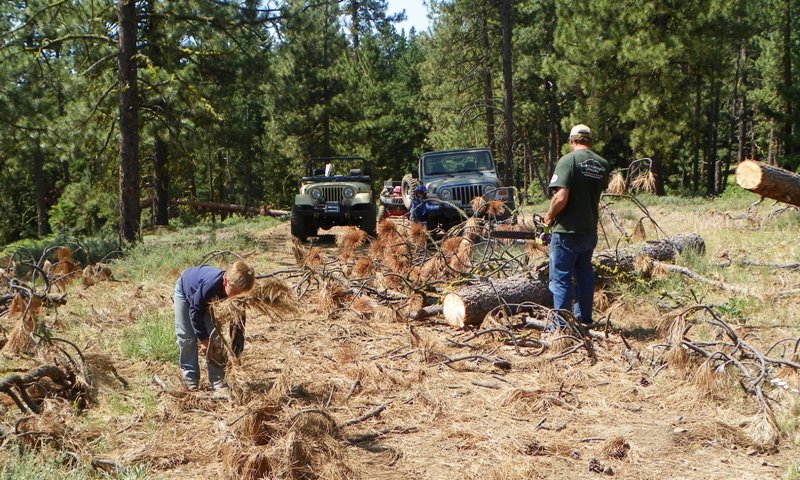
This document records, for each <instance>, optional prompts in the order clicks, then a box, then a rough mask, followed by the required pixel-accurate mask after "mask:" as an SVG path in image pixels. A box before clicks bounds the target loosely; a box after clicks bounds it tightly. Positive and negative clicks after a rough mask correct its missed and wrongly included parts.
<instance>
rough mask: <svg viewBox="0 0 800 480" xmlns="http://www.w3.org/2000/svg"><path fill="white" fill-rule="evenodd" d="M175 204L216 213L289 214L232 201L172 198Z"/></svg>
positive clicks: (273, 215) (271, 215) (280, 215)
mask: <svg viewBox="0 0 800 480" xmlns="http://www.w3.org/2000/svg"><path fill="white" fill-rule="evenodd" d="M172 203H174V204H175V205H187V206H189V207H193V208H196V209H198V210H207V211H213V212H216V213H220V212H225V213H242V214H250V215H266V216H268V217H285V216H287V215H289V212H288V211H286V210H272V209H269V208H265V207H261V208H259V207H245V206H243V205H236V204H233V203H217V202H197V201H194V200H173V201H172Z"/></svg>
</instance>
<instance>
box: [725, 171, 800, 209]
mask: <svg viewBox="0 0 800 480" xmlns="http://www.w3.org/2000/svg"><path fill="white" fill-rule="evenodd" d="M736 183H738V184H739V186H740V187H742V188H744V189H745V190H750V191H751V192H754V193H757V194H759V195H761V196H762V197H767V198H772V199H773V200H778V201H780V202H784V203H788V204H789V205H795V206H800V175H799V174H797V173H793V172H790V171H788V170H784V169H782V168H778V167H773V166H771V165H767V164H764V163H761V162H756V161H753V160H745V161H744V162H741V163H739V166H738V167H736Z"/></svg>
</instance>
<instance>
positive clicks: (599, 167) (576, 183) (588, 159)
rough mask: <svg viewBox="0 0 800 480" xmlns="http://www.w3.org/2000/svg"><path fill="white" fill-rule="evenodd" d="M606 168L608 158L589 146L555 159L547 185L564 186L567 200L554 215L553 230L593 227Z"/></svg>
mask: <svg viewBox="0 0 800 480" xmlns="http://www.w3.org/2000/svg"><path fill="white" fill-rule="evenodd" d="M610 171H611V167H610V165H609V164H608V161H606V159H604V158H603V157H601V156H600V155H598V154H596V153H594V152H593V151H591V150H575V151H573V152H570V153H568V154H566V155H564V156H563V157H561V158H560V159H559V160H558V163H557V164H556V170H555V172H553V178H552V179H550V188H551V189H552V188H568V189H569V200H568V201H567V206H566V207H564V210H562V211H561V213H559V214H558V216H556V218H555V223H554V224H553V232H557V233H591V232H596V231H597V219H598V217H599V214H598V211H597V210H598V203H599V202H600V194H601V193H603V190H605V188H606V187H607V186H608V176H609V172H610Z"/></svg>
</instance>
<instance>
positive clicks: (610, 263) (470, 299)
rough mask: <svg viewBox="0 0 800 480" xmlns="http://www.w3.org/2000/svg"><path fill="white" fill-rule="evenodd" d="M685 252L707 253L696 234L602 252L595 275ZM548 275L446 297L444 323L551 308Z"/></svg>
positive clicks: (460, 324)
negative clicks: (499, 311)
mask: <svg viewBox="0 0 800 480" xmlns="http://www.w3.org/2000/svg"><path fill="white" fill-rule="evenodd" d="M685 250H696V251H699V252H702V251H704V250H705V243H704V242H703V238H702V237H701V236H700V235H697V234H694V233H692V234H687V235H677V236H674V237H670V238H668V239H664V240H656V241H651V242H647V243H644V244H639V245H631V246H629V247H625V248H619V249H610V250H603V251H601V252H598V253H597V254H595V257H594V262H595V264H596V266H595V274H597V273H598V267H597V265H599V266H600V268H601V269H602V268H606V269H610V270H611V271H622V272H630V271H633V269H634V261H635V259H636V257H637V256H638V255H644V256H647V257H650V258H652V259H654V260H659V261H665V260H671V259H673V258H675V256H676V255H677V254H678V253H680V252H683V251H685ZM548 282H549V274H548V271H547V269H546V268H543V269H540V270H539V271H537V272H531V273H524V274H517V275H512V276H510V277H506V278H501V279H486V280H484V281H482V282H480V283H477V284H473V285H470V286H467V287H462V288H460V289H458V290H456V291H454V292H450V293H448V294H447V295H445V297H444V302H443V303H442V313H443V314H444V319H445V321H446V322H447V323H448V324H450V325H452V326H454V327H456V328H464V327H466V326H473V327H474V326H479V325H480V324H481V323H482V322H483V318H484V317H485V316H486V314H487V313H489V312H490V311H492V310H493V309H494V308H496V307H497V306H499V305H504V304H505V305H514V306H516V305H520V304H523V303H537V304H540V305H552V301H553V297H552V294H551V293H550V290H549V288H548Z"/></svg>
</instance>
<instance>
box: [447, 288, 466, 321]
mask: <svg viewBox="0 0 800 480" xmlns="http://www.w3.org/2000/svg"><path fill="white" fill-rule="evenodd" d="M442 313H444V319H445V321H447V323H448V324H449V325H450V326H453V327H456V328H464V318H466V315H467V309H466V306H465V305H464V300H463V299H462V298H461V297H460V296H459V295H457V294H455V293H448V294H447V295H445V297H444V302H443V303H442Z"/></svg>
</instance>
